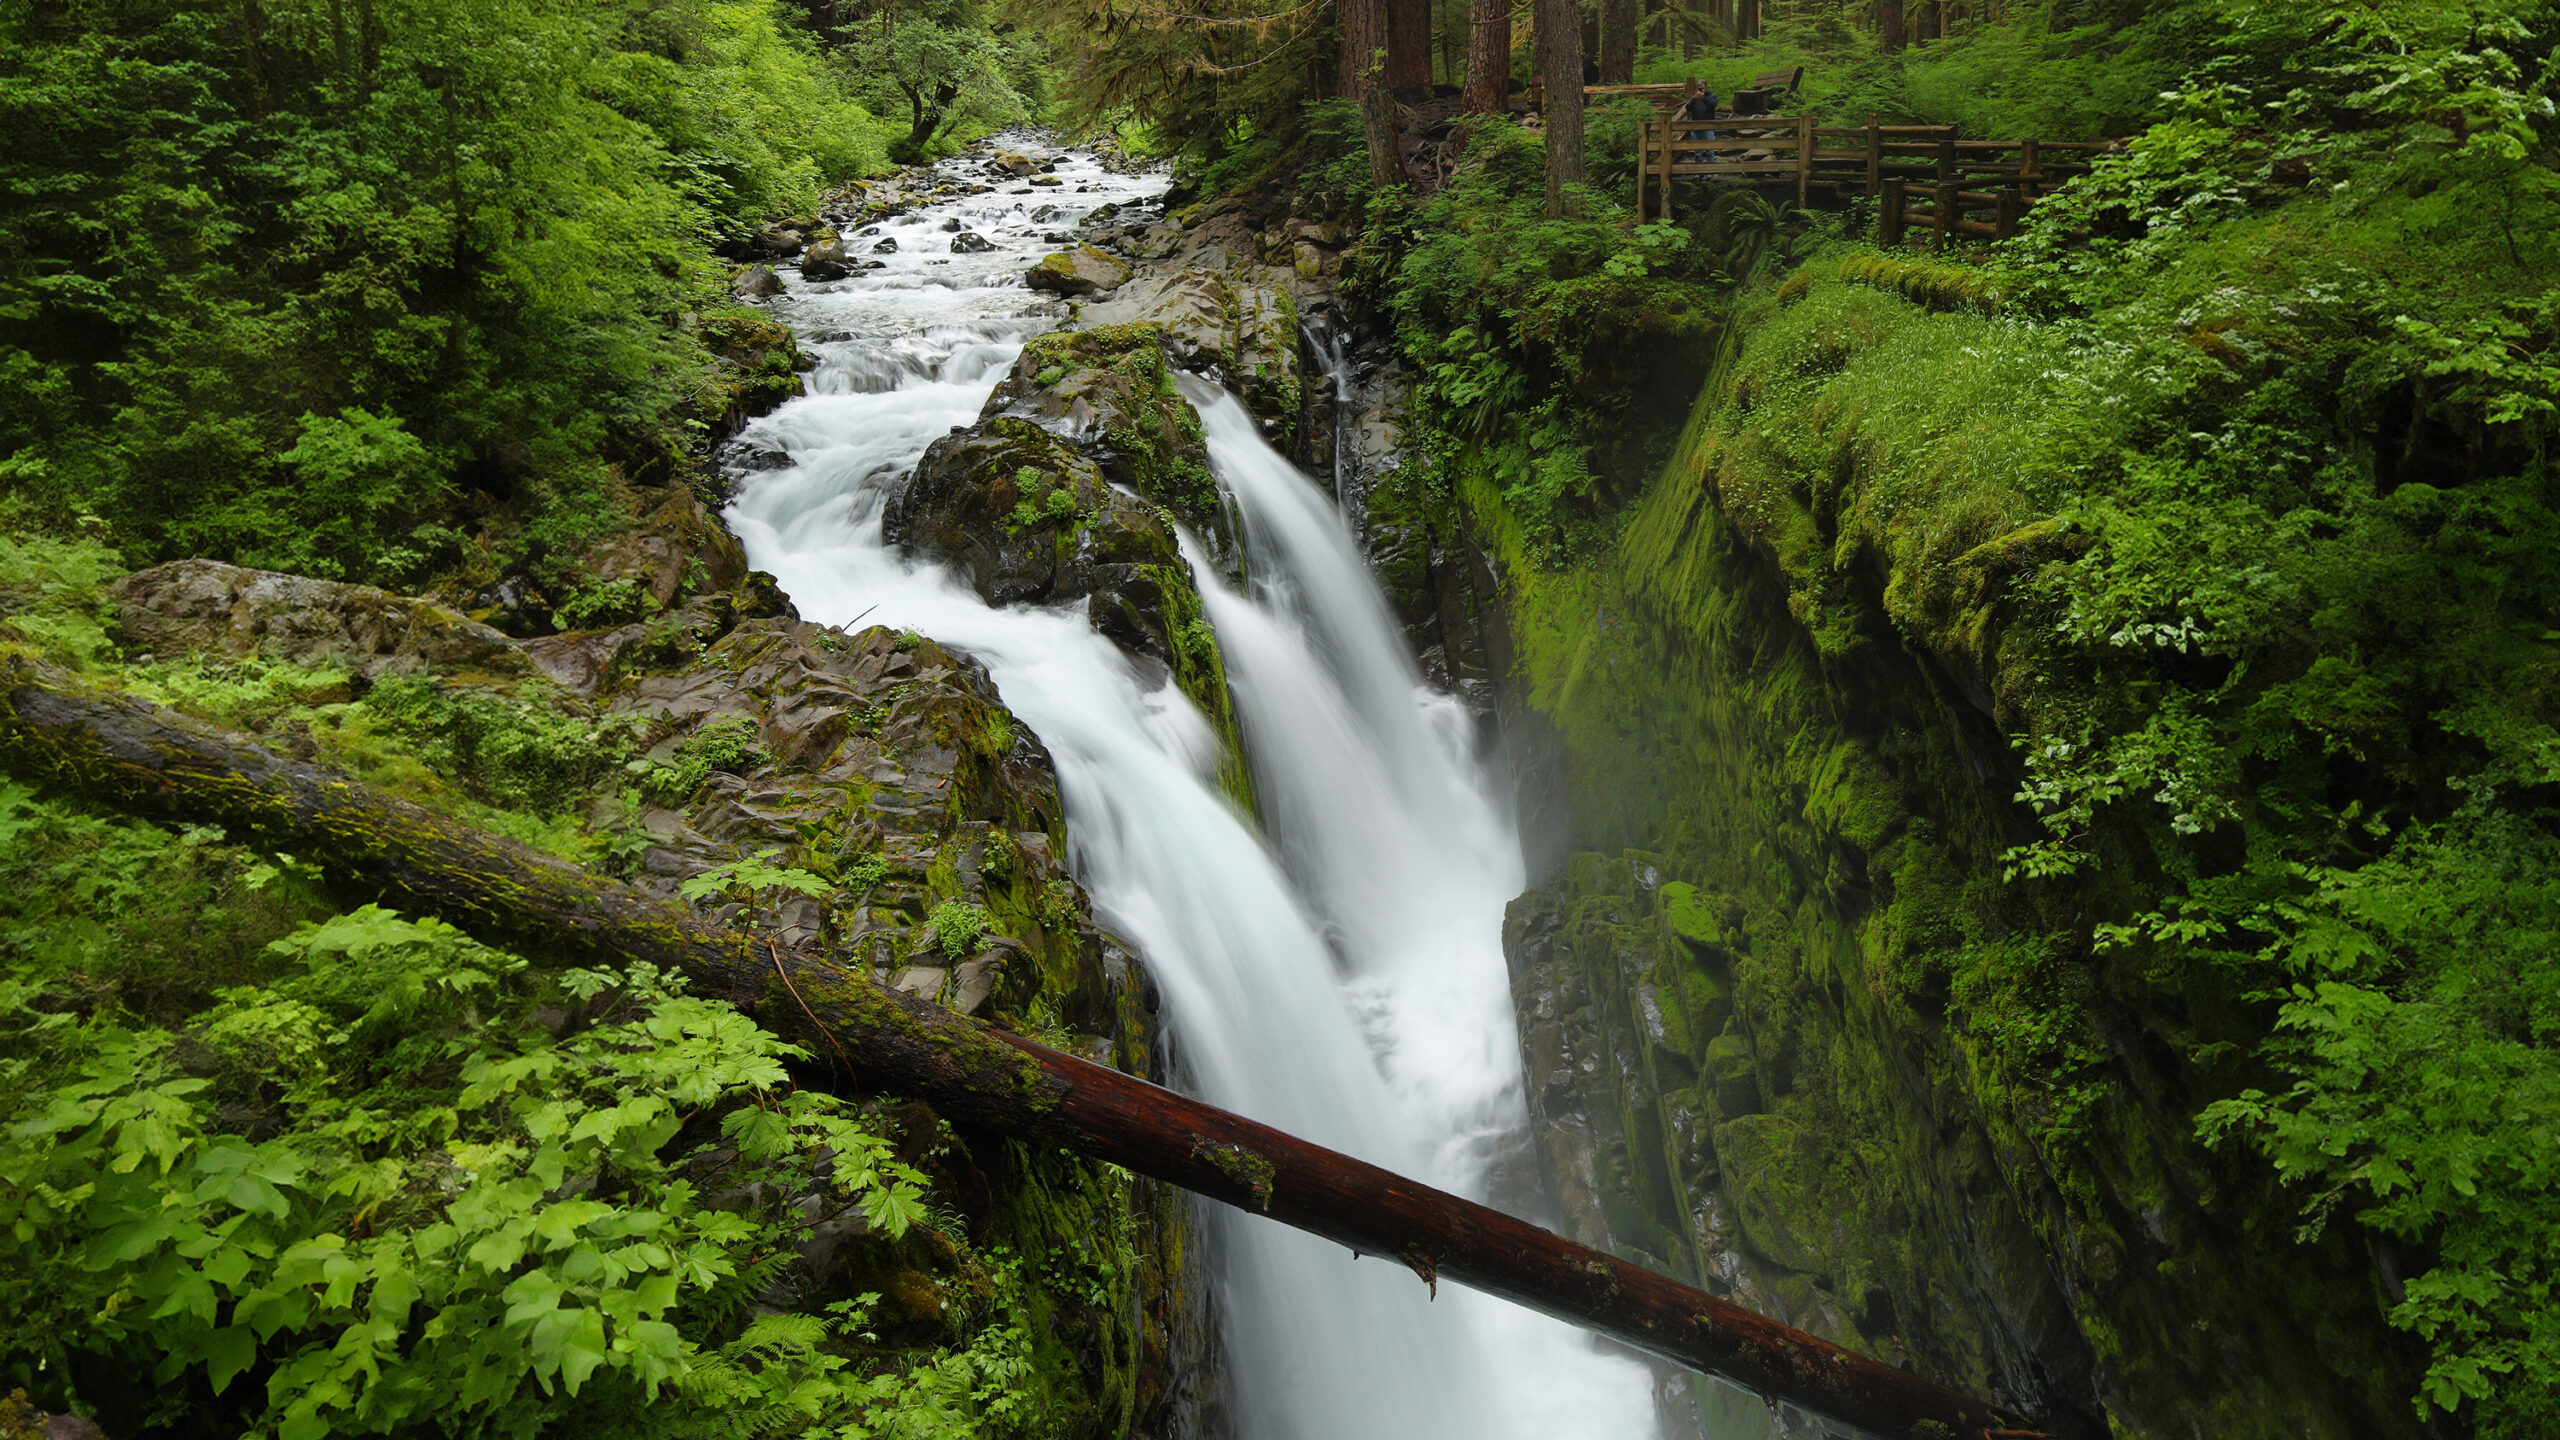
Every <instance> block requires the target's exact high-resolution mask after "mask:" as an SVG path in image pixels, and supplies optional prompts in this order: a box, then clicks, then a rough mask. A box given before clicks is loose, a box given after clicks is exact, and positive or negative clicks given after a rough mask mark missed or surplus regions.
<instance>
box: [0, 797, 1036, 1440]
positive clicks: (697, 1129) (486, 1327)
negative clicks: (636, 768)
mask: <svg viewBox="0 0 2560 1440" xmlns="http://www.w3.org/2000/svg"><path fill="white" fill-rule="evenodd" d="M254 859H255V857H254V856H253V855H251V854H250V853H248V852H244V851H242V850H240V849H238V848H237V847H234V846H231V845H228V844H226V843H225V842H224V840H223V837H222V836H221V835H220V833H219V832H215V831H204V830H187V831H180V832H170V831H166V830H162V829H159V828H158V827H154V826H150V825H146V824H141V823H138V822H134V821H131V820H123V819H114V818H101V817H97V816H94V815H91V814H89V813H87V812H85V811H81V810H78V809H74V808H70V807H65V806H61V805H57V804H52V803H49V802H45V801H43V800H40V799H38V798H37V797H35V796H34V795H33V794H32V793H31V792H30V791H28V790H27V789H26V788H25V787H23V786H18V785H13V784H0V877H5V879H6V881H7V883H6V885H5V886H0V1379H5V1380H6V1382H7V1383H10V1384H13V1385H25V1386H28V1387H30V1388H31V1389H32V1390H33V1392H34V1393H35V1395H36V1398H37V1399H38V1400H39V1402H40V1403H44V1404H47V1405H50V1406H52V1407H54V1408H61V1407H62V1406H64V1405H67V1404H71V1403H75V1402H85V1403H88V1404H94V1405H98V1406H101V1407H104V1413H105V1414H106V1415H107V1416H108V1417H109V1418H110V1419H112V1420H114V1421H115V1422H116V1424H117V1425H118V1430H117V1433H141V1432H143V1431H144V1430H147V1429H149V1428H152V1427H153V1426H155V1425H159V1424H165V1423H173V1422H176V1423H191V1424H214V1425H217V1426H219V1427H220V1428H222V1429H224V1430H225V1431H226V1432H228V1433H246V1434H257V1435H272V1436H293V1437H314V1440H316V1437H321V1436H329V1435H362V1434H384V1433H394V1432H414V1431H417V1430H419V1429H420V1428H422V1427H423V1428H427V1429H433V1430H436V1431H438V1432H440V1433H471V1434H484V1435H516V1436H534V1435H589V1434H592V1435H634V1434H636V1435H642V1436H655V1435H670V1436H672V1435H700V1434H706V1433H710V1434H720V1435H734V1436H739V1437H748V1436H756V1435H770V1434H776V1433H823V1434H826V1435H829V1436H833V1437H839V1440H869V1437H880V1440H889V1437H900V1440H924V1437H946V1436H947V1437H952V1440H957V1437H960V1436H964V1435H966V1436H981V1435H1026V1434H1032V1433H1037V1430H1036V1424H1037V1421H1038V1415H1037V1413H1036V1410H1035V1407H1034V1402H1033V1400H1032V1398H1031V1394H1030V1392H1029V1390H1028V1389H1027V1387H1028V1385H1029V1383H1030V1379H1031V1375H1030V1371H1031V1362H1030V1351H1031V1343H1030V1339H1029V1335H1028V1331H1027V1330H1026V1328H1025V1327H1026V1323H1027V1322H1026V1318H1025V1317H1026V1312H1025V1310H1024V1297H1025V1294H1026V1282H1025V1279H1024V1277H1023V1276H1022V1274H1021V1271H1020V1267H1019V1266H1018V1265H1015V1264H1014V1263H1013V1262H1011V1261H1009V1260H1007V1259H1006V1258H1005V1257H1003V1256H1001V1255H998V1256H995V1257H991V1258H989V1259H986V1260H978V1259H975V1258H970V1257H968V1255H967V1252H966V1242H965V1240H961V1239H959V1238H957V1237H943V1236H937V1237H935V1239H934V1242H933V1243H934V1244H936V1245H941V1246H946V1247H951V1246H957V1247H959V1250H958V1253H960V1254H962V1255H963V1257H964V1259H966V1260H967V1263H969V1264H970V1265H972V1266H975V1267H977V1269H978V1271H979V1273H981V1274H982V1275H983V1277H984V1278H983V1282H982V1286H981V1288H980V1289H978V1290H977V1291H975V1292H972V1293H974V1294H975V1295H976V1296H977V1297H978V1298H975V1299H973V1300H971V1301H970V1302H969V1303H968V1305H967V1316H966V1318H964V1319H963V1320H962V1322H961V1324H960V1328H959V1331H958V1335H957V1340H958V1343H957V1344H956V1345H955V1346H954V1347H953V1348H950V1349H946V1350H940V1351H933V1352H928V1353H923V1354H920V1355H915V1356H913V1357H912V1358H908V1359H901V1358H900V1357H899V1356H898V1354H897V1353H896V1352H895V1351H893V1350H891V1349H889V1348H888V1347H885V1346H884V1345H883V1344H882V1343H881V1337H880V1336H879V1335H878V1334H877V1333H875V1327H874V1324H873V1320H872V1315H873V1311H874V1309H875V1307H876V1305H877V1302H878V1300H879V1297H878V1296H877V1295H860V1296H855V1297H853V1298H850V1299H846V1300H841V1301H837V1302H834V1303H832V1304H830V1305H827V1306H826V1307H825V1308H824V1312H823V1313H822V1314H803V1315H794V1314H787V1313H783V1314H777V1313H769V1312H768V1313H758V1312H759V1310H760V1307H759V1306H758V1305H757V1303H756V1302H757V1299H758V1297H759V1295H760V1294H761V1293H763V1292H765V1291H766V1289H767V1287H769V1286H770V1285H771V1283H772V1281H773V1278H774V1276H775V1275H776V1274H777V1272H778V1269H779V1267H780V1265H781V1264H783V1263H784V1262H786V1261H787V1260H788V1259H789V1258H790V1256H791V1255H792V1253H793V1251H794V1248H795V1247H796V1246H797V1245H798V1244H799V1243H800V1241H801V1240H802V1238H803V1237H804V1236H805V1235H806V1234H807V1232H808V1229H809V1227H810V1226H812V1225H813V1224H816V1223H819V1222H821V1221H825V1220H831V1219H834V1218H837V1217H839V1216H843V1215H847V1214H852V1215H857V1216H859V1217H860V1219H861V1220H862V1222H864V1223H865V1224H866V1225H867V1226H868V1227H869V1231H870V1234H871V1236H873V1237H874V1239H873V1240H872V1241H871V1242H868V1243H889V1244H894V1243H895V1242H896V1241H897V1237H899V1236H901V1235H904V1234H907V1233H908V1232H909V1231H911V1230H917V1229H922V1228H926V1227H930V1226H933V1225H934V1224H935V1223H936V1222H935V1221H934V1219H933V1217H932V1215H931V1213H930V1212H929V1210H928V1207H927V1204H926V1201H925V1185H926V1180H925V1177H924V1176H923V1175H922V1174H920V1173H919V1172H918V1171H916V1170H915V1169H913V1168H911V1167H910V1166H908V1165H906V1164H904V1163H901V1162H900V1160H899V1159H898V1158H897V1155H896V1152H895V1151H894V1149H893V1147H892V1146H891V1145H890V1144H889V1142H888V1141H887V1140H885V1139H884V1138H882V1136H881V1135H880V1134H879V1133H877V1132H876V1131H874V1130H873V1129H871V1128H870V1127H869V1126H867V1125H866V1124H865V1123H863V1122H862V1121H861V1120H860V1119H859V1118H858V1117H856V1116H855V1115H854V1114H853V1113H852V1112H851V1111H850V1110H849V1109H848V1108H847V1107H846V1106H845V1105H844V1104H843V1102H840V1101H837V1100H835V1099H834V1098H832V1097H829V1096H825V1095H821V1094H817V1093H814V1092H809V1091H796V1090H792V1089H790V1088H789V1087H788V1086H787V1083H786V1080H785V1074H784V1070H783V1063H784V1062H785V1061H787V1060H791V1059H796V1058H803V1057H801V1056H800V1055H799V1052H797V1051H795V1050H793V1049H792V1048H791V1047H789V1046H787V1045H784V1044H782V1043H781V1042H780V1041H779V1040H777V1039H776V1038H775V1037H773V1036H772V1035H770V1034H767V1033H765V1032H764V1031H762V1030H760V1029H758V1028H757V1027H756V1026H755V1025H754V1024H753V1023H752V1022H750V1021H748V1020H747V1019H746V1018H745V1017H744V1016H742V1015H740V1014H739V1013H738V1012H736V1011H735V1010H733V1009H732V1008H730V1007H729V1006H727V1005H726V1004H723V1003H720V1002H716V1001H707V1000H700V999H696V998H694V997H691V996H688V995H686V994H685V993H684V992H683V988H682V987H681V986H680V985H679V984H676V983H675V982H674V981H673V980H672V978H671V977H667V976H663V975H660V974H657V973H655V972H653V971H651V970H650V969H649V968H648V967H646V966H635V967H632V968H630V969H628V970H621V971H612V970H578V969H569V970H556V971H545V970H541V969H537V968H535V967H532V966H529V965H528V964H527V963H526V962H525V961H524V960H523V959H521V958H519V957H516V956H513V955H509V954H505V953H503V952H500V951H496V950H493V949H491V948H489V947H487V946H484V945H480V944H478V943H476V942H473V941H471V940H469V939H467V938H465V937H464V936H462V935H460V934H459V933H458V932H456V931H454V930H452V929H451V928H450V927H447V926H444V925H441V924H439V923H437V922H435V921H432V920H409V919H404V918H402V917H399V916H397V915H394V914H392V913H390V912H388V911H384V910H380V909H377V908H374V907H370V906H367V907H364V908H362V909H359V910H356V911H354V912H352V913H348V914H342V915H334V916H332V915H330V914H329V912H328V911H327V910H326V909H325V908H320V907H319V905H318V897H317V895H316V894H315V893H314V892H311V891H310V890H309V889H308V888H307V886H306V882H303V881H300V880H294V879H289V878H287V879H283V880H282V881H281V883H279V880H278V873H279V872H278V870H277V868H276V867H275V866H273V865H259V864H253V863H252V862H253V861H254ZM262 875H263V876H265V877H267V878H265V879H261V876H262ZM311 917H326V918H311ZM297 921H300V923H296V922H297ZM75 1377H77V1378H76V1379H75ZM138 1378H147V1384H139V1385H138V1384H135V1383H134V1381H135V1380H136V1379H138ZM78 1387H95V1388H78Z"/></svg>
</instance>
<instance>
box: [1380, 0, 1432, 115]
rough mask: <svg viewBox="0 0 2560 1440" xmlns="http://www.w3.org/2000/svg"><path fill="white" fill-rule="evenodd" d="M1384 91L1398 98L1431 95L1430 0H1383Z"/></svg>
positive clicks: (1422, 98) (1411, 98)
mask: <svg viewBox="0 0 2560 1440" xmlns="http://www.w3.org/2000/svg"><path fill="white" fill-rule="evenodd" d="M1386 5H1387V21H1386V29H1387V91H1388V93H1389V94H1392V95H1394V96H1395V97H1396V98H1397V99H1399V100H1404V101H1408V102H1410V101H1417V100H1428V99H1430V98H1431V0H1386Z"/></svg>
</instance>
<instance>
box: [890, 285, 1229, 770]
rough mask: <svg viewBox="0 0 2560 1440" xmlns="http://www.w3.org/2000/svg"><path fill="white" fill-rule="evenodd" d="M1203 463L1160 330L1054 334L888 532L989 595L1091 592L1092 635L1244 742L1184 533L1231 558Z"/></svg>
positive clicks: (908, 487)
mask: <svg viewBox="0 0 2560 1440" xmlns="http://www.w3.org/2000/svg"><path fill="white" fill-rule="evenodd" d="M1207 458H1208V454H1207V449H1206V447H1205V445H1204V444H1203V442H1202V439H1201V431H1200V419H1199V416H1198V415H1197V414H1196V413H1194V412H1193V411H1192V409H1191V407H1190V405H1189V404H1188V403H1187V402H1185V401H1184V400H1183V398H1182V394H1181V391H1180V389H1179V388H1178V387H1177V386H1176V385H1175V383H1174V379H1173V375H1172V372H1171V371H1170V370H1168V369H1167V368H1166V365H1165V359H1164V351H1163V349H1162V346H1161V343H1160V336H1159V335H1158V333H1157V332H1156V331H1154V330H1153V329H1150V328H1147V327H1143V326H1139V327H1124V328H1121V329H1117V330H1110V331H1087V332H1082V333H1069V332H1057V333H1052V334H1048V335H1042V336H1038V337H1035V338H1034V339H1033V340H1032V341H1031V342H1030V343H1029V344H1028V345H1025V346H1024V347H1023V351H1022V354H1021V356H1020V357H1018V358H1017V359H1016V361H1015V363H1014V368H1013V371H1012V373H1011V374H1009V375H1008V376H1007V377H1006V378H1005V380H1004V382H1003V383H1002V384H999V385H998V386H997V387H996V390H995V393H994V394H993V395H992V396H991V397H989V399H988V401H987V405H986V409H985V410H984V411H983V412H982V413H981V415H980V418H979V420H978V423H977V424H975V425H973V426H970V427H969V428H968V429H966V430H962V431H955V432H954V433H952V434H949V435H946V436H944V437H943V438H941V439H940V440H937V441H935V442H934V443H933V445H932V447H931V448H929V449H928V450H926V451H925V455H924V459H923V460H922V461H921V462H920V463H918V465H917V466H916V469H915V472H914V473H913V474H912V475H910V476H909V477H908V479H907V481H906V483H905V484H904V485H903V486H902V487H901V488H900V489H899V490H898V491H897V492H896V493H895V494H894V495H892V496H891V497H890V500H889V504H888V507H887V509H886V510H885V512H884V513H883V516H882V532H883V533H884V534H885V535H886V536H887V537H888V538H889V539H890V540H891V541H893V542H895V543H897V544H901V545H905V546H909V547H911V548H913V549H915V550H918V551H921V552H923V553H925V554H928V555H932V556H934V557H936V558H937V559H940V560H943V561H945V562H946V563H948V564H950V565H952V566H953V567H954V568H956V569H957V570H959V571H960V572H961V573H962V574H964V575H966V576H967V577H968V579H969V583H970V584H971V586H972V587H974V588H975V589H976V590H977V591H978V593H979V594H980V595H982V596H984V597H985V598H986V599H987V600H988V601H989V602H990V603H992V604H998V605H1011V604H1039V605H1056V604H1062V603H1071V602H1075V601H1082V602H1084V605H1085V611H1086V614H1087V616H1088V617H1089V618H1090V620H1091V621H1092V623H1093V626H1094V628H1095V629H1096V630H1099V631H1100V632H1102V633H1103V634H1104V635H1107V636H1109V637H1110V638H1111V639H1113V640H1114V641H1116V642H1118V643H1119V644H1120V645H1121V647H1122V648H1124V649H1126V650H1128V651H1130V652H1131V653H1133V654H1137V655H1142V656H1147V657H1150V658H1152V659H1154V660H1156V661H1159V662H1161V663H1162V664H1164V665H1165V667H1166V668H1167V669H1168V670H1170V671H1171V673H1172V676H1173V679H1174V681H1175V683H1176V684H1177V685H1179V686H1180V687H1181V689H1182V691H1183V693H1184V694H1186V695H1188V696H1190V697H1191V699H1192V700H1193V701H1194V702H1195V703H1196V704H1198V705H1199V706H1200V707H1201V709H1202V710H1203V711H1204V712H1206V713H1207V714H1208V716H1209V718H1210V720H1211V723H1213V724H1215V725H1217V726H1218V727H1219V729H1220V731H1221V732H1222V733H1225V734H1228V735H1229V736H1231V737H1232V735H1233V733H1234V710H1233V702H1232V701H1231V700H1230V698H1229V697H1228V695H1227V687H1226V672H1225V668H1224V665H1223V662H1222V661H1221V660H1220V658H1219V655H1218V650H1217V642H1216V640H1215V639H1214V638H1213V637H1212V636H1211V635H1210V634H1209V631H1208V628H1207V626H1206V624H1205V623H1204V617H1203V613H1202V607H1201V602H1200V594H1199V591H1198V589H1197V587H1196V586H1195V584H1194V582H1193V579H1192V575H1191V570H1190V567H1189V566H1188V565H1187V564H1185V563H1184V560H1183V556H1182V550H1181V546H1180V543H1179V541H1178V540H1177V539H1176V536H1175V532H1174V526H1175V524H1176V522H1177V521H1179V522H1184V523H1188V524H1191V525H1193V526H1194V527H1196V529H1197V531H1198V533H1199V534H1200V536H1201V538H1202V541H1203V543H1204V545H1205V546H1207V547H1208V548H1209V550H1210V552H1211V555H1212V557H1213V560H1214V561H1215V563H1219V564H1221V565H1223V566H1226V567H1228V568H1230V569H1231V568H1232V567H1233V564H1234V559H1233V557H1234V555H1235V549H1236V547H1235V544H1234V542H1233V540H1232V538H1230V536H1229V534H1228V532H1227V530H1226V529H1225V520H1224V516H1223V514H1222V512H1221V510H1220V507H1219V504H1218V498H1217V486H1216V482H1215V481H1214V479H1213V478H1212V477H1211V476H1210V474H1209V470H1208V466H1207V463H1206V462H1207ZM1237 785H1238V788H1239V791H1241V789H1242V785H1243V782H1242V780H1241V776H1240V774H1239V776H1238V777H1237Z"/></svg>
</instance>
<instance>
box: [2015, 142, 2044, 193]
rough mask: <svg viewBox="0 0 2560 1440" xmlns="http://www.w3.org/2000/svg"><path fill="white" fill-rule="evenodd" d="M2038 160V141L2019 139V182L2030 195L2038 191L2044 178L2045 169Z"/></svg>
mask: <svg viewBox="0 0 2560 1440" xmlns="http://www.w3.org/2000/svg"><path fill="white" fill-rule="evenodd" d="M2036 160H2037V156H2036V142H2034V141H2033V140H2021V141H2019V142H2018V184H2019V185H2020V186H2021V187H2022V188H2024V189H2025V190H2026V192H2027V194H2028V195H2030V196H2032V195H2034V194H2035V193H2036V186H2037V184H2038V183H2039V182H2041V181H2042V180H2043V179H2044V170H2043V168H2042V167H2041V166H2039V165H2038V164H2037V163H2036Z"/></svg>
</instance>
